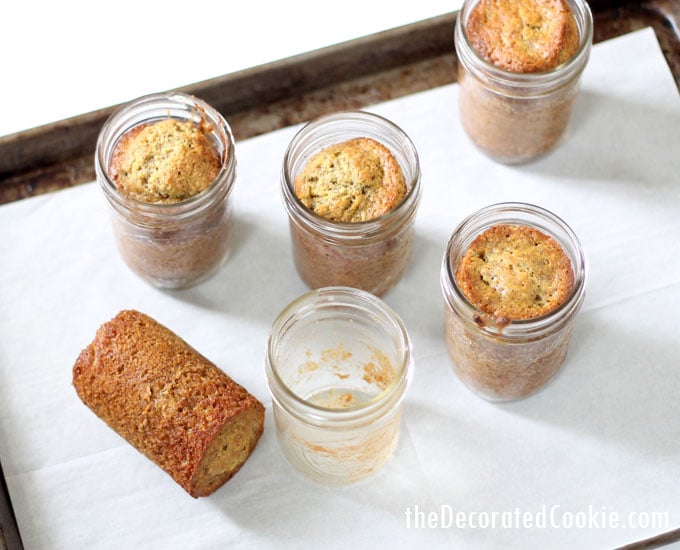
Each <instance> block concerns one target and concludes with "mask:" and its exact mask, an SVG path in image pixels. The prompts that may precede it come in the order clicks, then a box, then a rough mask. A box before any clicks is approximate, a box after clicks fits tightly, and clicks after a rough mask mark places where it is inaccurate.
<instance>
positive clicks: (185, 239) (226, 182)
mask: <svg viewBox="0 0 680 550" xmlns="http://www.w3.org/2000/svg"><path fill="white" fill-rule="evenodd" d="M169 117H171V118H175V119H178V120H180V121H187V120H188V121H193V122H194V123H195V124H196V125H197V126H199V127H200V128H201V129H202V131H203V132H204V133H205V134H206V135H207V136H208V138H209V140H210V141H211V142H212V144H213V145H214V147H215V150H216V151H217V152H218V153H219V155H220V158H221V167H220V170H219V173H218V174H217V177H216V178H215V180H214V181H213V182H212V183H211V184H210V186H209V187H208V188H207V189H205V190H204V191H202V192H200V193H199V194H197V195H195V196H193V197H190V198H189V199H186V200H184V201H181V202H177V203H170V204H163V203H149V202H143V201H141V200H138V199H135V198H133V197H131V196H128V195H126V194H124V193H122V192H121V191H119V189H118V187H117V186H116V183H115V182H114V181H113V179H112V178H111V176H110V173H111V172H110V167H111V159H112V154H113V152H114V149H115V147H116V144H117V142H118V141H119V140H120V138H121V137H122V136H123V135H124V134H125V133H126V132H128V131H130V130H131V129H133V128H135V127H138V126H140V125H146V124H150V123H153V122H157V121H160V120H163V119H167V118H169ZM95 171H96V175H97V181H98V182H99V185H100V187H101V189H102V191H103V193H104V196H105V197H106V199H107V202H108V204H109V206H110V207H111V212H112V221H113V229H114V234H115V237H116V242H117V245H118V249H119V251H120V253H121V256H122V257H123V260H124V261H125V262H126V264H127V265H128V267H130V269H132V271H134V272H135V273H137V274H138V275H139V276H141V277H142V278H143V279H145V280H146V281H148V282H149V283H151V284H152V285H153V286H156V287H159V288H173V289H174V288H185V287H189V286H192V285H195V284H197V283H198V282H200V281H203V280H205V279H207V278H208V277H210V276H211V275H213V274H214V273H215V272H216V271H217V270H218V269H219V268H220V267H221V266H222V264H223V263H224V261H225V259H226V257H227V255H228V253H229V249H230V241H231V226H232V215H231V205H230V201H229V194H230V192H231V189H232V186H233V184H234V180H235V177H236V157H235V154H234V138H233V136H232V133H231V128H230V127H229V125H228V124H227V122H226V120H225V119H224V118H223V117H222V115H221V114H220V113H219V112H218V111H216V110H215V109H214V108H212V107H211V106H210V105H208V104H207V103H205V102H204V101H202V100H200V99H198V98H196V97H193V96H189V95H186V94H183V93H178V92H170V93H160V94H152V95H148V96H144V97H141V98H139V99H136V100H134V101H132V102H131V103H128V104H127V105H125V106H123V107H122V108H121V109H119V110H118V111H116V112H115V113H114V114H113V115H112V116H111V117H110V118H109V119H108V120H107V121H106V123H105V124H104V126H103V127H102V129H101V131H100V133H99V138H98V140H97V149H96V153H95Z"/></svg>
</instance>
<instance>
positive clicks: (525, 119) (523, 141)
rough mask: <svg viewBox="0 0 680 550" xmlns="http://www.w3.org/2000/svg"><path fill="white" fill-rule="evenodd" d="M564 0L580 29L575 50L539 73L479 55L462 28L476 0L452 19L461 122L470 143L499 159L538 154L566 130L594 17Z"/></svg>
mask: <svg viewBox="0 0 680 550" xmlns="http://www.w3.org/2000/svg"><path fill="white" fill-rule="evenodd" d="M565 1H566V3H567V4H568V5H569V7H570V8H571V10H572V12H573V14H574V18H575V20H576V24H577V27H578V32H579V45H578V49H577V50H576V52H575V53H574V54H573V56H572V57H571V58H570V59H568V60H567V61H566V62H564V63H562V64H560V65H558V66H556V67H554V68H553V69H549V70H546V71H541V72H531V73H520V72H512V71H509V70H506V69H503V68H500V67H497V66H496V65H494V64H493V63H490V62H488V61H487V60H486V59H484V58H483V57H482V56H481V55H479V53H478V52H477V51H476V50H475V49H474V47H473V46H472V45H471V43H470V40H469V38H468V36H467V31H466V28H467V22H468V18H469V16H470V13H471V12H472V10H473V9H474V8H475V6H476V5H477V3H478V2H479V0H466V1H465V2H464V3H463V7H462V9H461V11H460V12H459V14H458V17H457V18H456V26H455V32H454V42H455V48H456V53H457V56H458V103H459V114H460V120H461V123H462V125H463V128H464V130H465V132H466V133H467V135H468V136H469V138H470V139H471V140H472V142H473V143H474V144H475V145H476V146H477V147H478V148H479V149H480V150H481V151H482V152H484V153H485V154H486V155H487V156H489V157H491V158H492V159H494V160H496V161H498V162H501V163H506V164H520V163H524V162H528V161H530V160H533V159H535V158H537V157H540V156H542V155H544V154H546V153H548V152H549V151H550V150H552V149H553V148H554V147H555V146H556V145H557V144H558V143H559V141H560V139H561V138H562V136H563V135H564V133H565V131H566V128H567V125H568V122H569V119H570V118H571V114H572V110H573V105H574V100H575V98H576V96H577V94H578V91H579V88H580V80H581V74H582V72H583V69H584V68H585V66H586V64H587V62H588V58H589V55H590V49H591V44H592V39H593V18H592V14H591V12H590V8H589V7H588V4H587V2H586V1H585V0H565Z"/></svg>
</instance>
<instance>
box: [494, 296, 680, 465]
mask: <svg viewBox="0 0 680 550" xmlns="http://www.w3.org/2000/svg"><path fill="white" fill-rule="evenodd" d="M598 311H599V310H597V309H596V310H593V311H589V312H582V313H580V314H579V315H580V316H579V317H578V318H577V320H576V323H575V326H574V332H573V334H572V340H571V344H570V348H569V352H568V355H567V359H566V361H565V363H564V365H563V366H562V368H561V370H560V371H559V372H558V374H557V376H556V377H555V378H554V379H553V380H552V381H551V382H550V384H548V385H547V386H546V387H545V388H544V389H543V390H542V391H540V392H539V393H537V394H536V395H534V396H531V397H529V398H527V399H525V400H522V401H517V402H512V403H506V404H499V405H497V406H499V407H501V408H503V410H504V411H505V412H508V413H510V414H516V415H521V416H524V417H527V418H531V419H533V420H534V421H535V422H539V423H548V424H553V425H556V426H560V427H561V428H563V429H565V430H568V431H569V432H572V433H573V434H574V442H575V444H578V441H579V439H581V438H584V441H587V440H600V441H602V442H603V443H604V444H607V445H610V444H613V445H614V446H616V447H627V448H628V449H630V450H631V452H632V453H633V454H635V455H643V456H650V457H656V458H657V459H659V458H661V457H666V458H670V459H673V460H677V459H680V401H678V397H677V396H678V391H679V390H680V370H679V367H680V340H672V339H665V338H663V337H661V336H659V337H655V336H654V335H651V334H648V333H644V332H642V331H636V330H635V328H636V327H634V326H631V327H629V328H630V330H628V331H626V333H621V331H620V327H614V326H611V325H610V324H608V323H606V322H602V321H601V320H599V318H598V317H599V315H598ZM652 357H654V359H651V358H652Z"/></svg>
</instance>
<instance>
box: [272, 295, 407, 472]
mask: <svg viewBox="0 0 680 550" xmlns="http://www.w3.org/2000/svg"><path fill="white" fill-rule="evenodd" d="M411 371H412V364H411V345H410V342H409V338H408V334H407V332H406V328H405V327H404V325H403V323H402V321H401V320H400V319H399V317H398V316H397V314H396V313H394V312H393V311H392V310H391V309H390V308H389V307H387V306H386V305H385V304H384V303H383V302H382V300H380V299H379V298H377V297H376V296H373V295H372V294H369V293H367V292H364V291H362V290H359V289H355V288H348V287H329V288H322V289H318V290H314V291H311V292H309V293H307V294H305V295H303V296H301V297H300V298H298V299H297V300H295V301H293V302H292V303H291V304H290V305H288V307H286V308H285V309H284V310H283V311H282V312H281V314H280V315H279V317H278V318H277V319H276V321H275V322H274V325H273V327H272V330H271V333H270V336H269V343H268V347H267V356H266V377H267V384H268V386H269V391H270V392H271V395H272V400H273V412H274V418H275V421H276V434H277V438H278V442H279V446H280V448H281V450H282V452H283V454H284V456H285V457H286V458H287V459H288V461H289V462H290V463H291V464H292V465H293V466H294V467H295V468H296V469H298V470H299V471H300V472H302V473H303V474H305V475H307V476H308V477H310V478H312V479H314V480H316V481H318V482H320V483H324V484H330V485H337V484H345V483H349V482H352V481H356V480H359V479H362V478H364V477H366V476H368V475H369V474H371V473H373V472H374V471H376V470H377V469H378V468H380V467H381V466H382V465H383V464H384V463H385V462H386V461H387V460H388V459H389V458H390V456H391V455H392V453H393V451H394V449H395V447H396V445H397V440H398V436H399V430H400V423H401V402H402V398H403V397H404V393H405V391H406V388H407V386H408V384H409V381H410V378H411Z"/></svg>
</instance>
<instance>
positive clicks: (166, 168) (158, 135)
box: [109, 118, 221, 204]
mask: <svg viewBox="0 0 680 550" xmlns="http://www.w3.org/2000/svg"><path fill="white" fill-rule="evenodd" d="M220 166H221V160H220V155H219V153H218V152H217V150H216V149H215V147H214V146H213V145H212V143H211V142H210V140H209V138H208V137H207V136H206V134H205V132H204V130H203V129H202V128H201V127H200V126H197V125H195V124H194V123H193V122H191V121H180V120H176V119H173V118H167V119H163V120H160V121H157V122H153V123H150V124H140V125H138V126H135V127H134V128H132V129H131V130H128V131H127V132H126V133H125V134H123V136H122V137H121V138H120V139H119V140H118V142H117V143H116V146H115V147H114V150H113V153H112V155H111V163H110V167H109V174H110V176H111V179H112V180H113V181H114V182H115V183H116V186H117V187H118V190H119V191H120V192H121V193H123V194H124V195H127V196H129V197H132V198H134V199H137V200H140V201H143V202H149V203H162V204H167V203H175V202H181V201H184V200H187V199H189V198H191V197H193V196H194V195H198V194H199V193H200V192H202V191H204V190H205V189H207V188H208V187H209V186H210V184H211V183H212V182H213V181H214V180H215V178H216V177H217V174H218V173H219V171H220Z"/></svg>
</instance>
